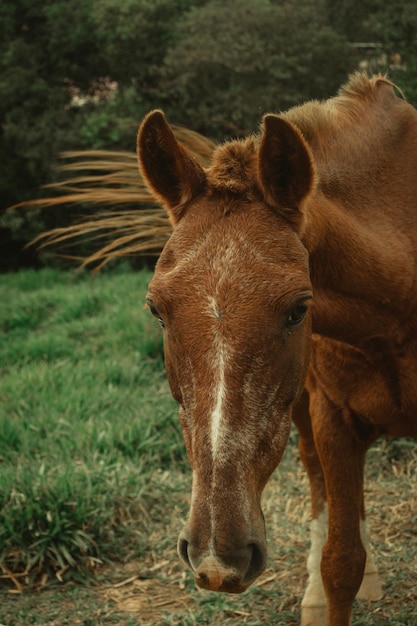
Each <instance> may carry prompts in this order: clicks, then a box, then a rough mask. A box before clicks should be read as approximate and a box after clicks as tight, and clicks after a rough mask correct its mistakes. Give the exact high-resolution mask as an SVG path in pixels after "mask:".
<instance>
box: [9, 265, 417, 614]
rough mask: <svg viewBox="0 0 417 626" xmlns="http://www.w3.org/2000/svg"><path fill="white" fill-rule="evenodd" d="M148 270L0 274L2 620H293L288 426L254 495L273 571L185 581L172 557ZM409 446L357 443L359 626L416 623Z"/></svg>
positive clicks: (301, 569)
mask: <svg viewBox="0 0 417 626" xmlns="http://www.w3.org/2000/svg"><path fill="white" fill-rule="evenodd" d="M149 278H150V274H149V272H139V273H133V272H130V271H127V270H123V269H119V270H115V271H113V272H109V273H104V274H102V275H100V276H98V277H96V278H95V279H94V280H92V279H91V277H90V276H89V275H86V274H81V275H78V274H72V273H61V272H58V271H56V270H43V271H41V272H34V271H24V272H20V273H17V274H10V275H3V276H0V571H1V581H2V582H1V588H0V626H27V625H30V624H33V625H37V626H64V625H68V626H69V625H71V626H74V625H76V624H80V625H82V626H93V625H94V626H100V625H104V624H118V625H120V626H134V625H137V624H140V625H142V624H143V625H148V624H149V625H151V624H163V625H165V624H166V625H167V626H168V625H171V624H178V625H184V626H187V625H190V626H191V625H193V624H213V625H217V624H224V623H226V624H236V625H238V624H248V625H258V624H277V625H291V624H297V623H299V610H300V609H299V605H300V601H301V597H302V592H303V587H304V585H305V581H306V575H305V558H306V552H307V549H308V520H309V499H308V485H307V481H306V477H305V473H304V471H303V469H302V468H301V467H300V464H299V459H298V453H297V448H296V435H295V433H292V435H291V439H290V444H289V446H288V448H287V452H286V455H285V458H284V460H283V462H282V464H281V465H280V467H279V469H278V470H277V471H276V473H275V474H274V476H273V478H272V480H271V482H270V484H269V486H268V488H267V490H266V494H265V498H264V509H265V515H266V521H267V526H268V538H269V553H270V567H269V568H268V570H267V571H266V572H265V574H264V575H263V576H262V577H261V579H260V580H259V582H258V583H257V584H255V585H254V586H253V587H252V588H251V589H250V590H248V591H247V592H246V593H245V594H243V595H242V596H238V597H234V596H224V595H221V594H212V593H207V592H201V591H197V590H196V589H195V587H194V584H193V581H192V578H191V576H190V575H189V574H188V573H187V572H185V571H184V568H183V567H182V566H181V564H180V563H179V561H178V558H177V556H176V550H175V544H176V536H177V533H178V531H179V529H180V528H181V525H182V523H183V520H184V518H185V516H186V513H187V507H188V495H189V488H190V473H189V469H188V465H187V461H186V457H185V452H184V449H183V443H182V437H181V434H180V431H179V428H178V425H177V418H176V406H175V403H174V402H173V401H172V399H171V397H170V394H169V389H168V386H167V383H166V380H165V376H164V372H163V363H162V345H161V334H160V332H161V331H160V328H159V326H158V324H157V323H156V322H155V320H154V319H152V318H151V316H150V315H149V313H148V312H147V311H144V310H143V302H144V296H145V293H146V285H147V282H148V280H149ZM416 483H417V446H416V444H415V443H414V442H411V441H409V440H403V441H398V442H391V443H389V442H380V443H379V444H378V445H377V446H375V448H373V449H372V450H371V451H370V453H369V460H368V471H367V509H368V513H369V518H370V524H371V528H372V529H373V538H374V542H373V543H374V551H375V554H376V560H377V563H378V565H379V568H380V571H381V574H382V577H383V580H384V583H385V598H384V599H383V600H382V601H380V602H377V603H372V604H366V603H359V602H358V603H357V605H355V614H354V624H355V625H356V626H379V625H381V624H390V625H391V626H400V625H401V626H404V625H406V626H417V492H416Z"/></svg>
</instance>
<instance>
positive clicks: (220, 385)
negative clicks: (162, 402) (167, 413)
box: [211, 340, 226, 458]
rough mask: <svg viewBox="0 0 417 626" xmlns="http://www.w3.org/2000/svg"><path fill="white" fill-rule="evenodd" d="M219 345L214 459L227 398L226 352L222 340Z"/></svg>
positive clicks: (212, 445) (213, 417) (218, 341)
mask: <svg viewBox="0 0 417 626" xmlns="http://www.w3.org/2000/svg"><path fill="white" fill-rule="evenodd" d="M216 343H217V355H216V356H217V358H216V370H217V372H216V371H215V376H216V378H217V387H216V391H215V393H214V398H215V404H214V408H213V411H212V413H211V447H212V453H213V458H215V457H216V455H217V452H218V450H219V447H220V445H221V441H222V437H221V430H222V421H223V407H224V400H225V397H226V383H225V368H226V351H225V349H224V345H223V344H222V343H221V341H220V340H217V341H216Z"/></svg>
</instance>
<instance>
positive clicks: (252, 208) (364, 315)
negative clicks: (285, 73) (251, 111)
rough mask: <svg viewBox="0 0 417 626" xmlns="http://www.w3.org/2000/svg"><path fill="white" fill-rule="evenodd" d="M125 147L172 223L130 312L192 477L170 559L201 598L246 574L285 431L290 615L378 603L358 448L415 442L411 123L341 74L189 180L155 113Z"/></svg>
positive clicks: (252, 575)
mask: <svg viewBox="0 0 417 626" xmlns="http://www.w3.org/2000/svg"><path fill="white" fill-rule="evenodd" d="M138 146H139V159H140V166H141V170H142V173H143V176H144V178H145V180H146V181H147V183H148V184H149V187H150V189H151V190H152V191H153V193H154V195H155V196H156V198H157V199H158V200H159V201H161V202H162V204H163V205H164V206H165V207H166V209H167V210H168V213H169V216H170V219H171V222H172V225H173V234H172V236H171V238H170V239H169V241H168V243H167V244H166V246H165V248H164V250H163V252H162V254H161V256H160V258H159V261H158V263H157V267H156V271H155V275H154V277H153V279H152V281H151V283H150V286H149V294H148V305H149V307H150V309H151V312H152V313H153V314H154V315H155V316H156V317H157V318H158V320H159V322H160V323H161V325H162V326H163V328H164V344H165V361H166V370H167V375H168V378H169V382H170V386H171V389H172V393H173V395H174V397H175V399H176V400H177V401H178V403H179V406H180V409H179V413H180V422H181V427H182V430H183V434H184V440H185V445H186V449H187V453H188V457H189V460H190V464H191V467H192V470H193V485H192V496H191V507H190V513H189V518H188V521H187V523H186V526H185V528H184V530H183V531H182V533H181V535H180V538H179V543H178V548H179V554H180V556H181V558H182V560H183V561H184V562H185V564H186V565H187V566H188V567H189V568H190V569H191V571H192V572H193V573H194V575H195V578H196V581H197V584H198V585H199V586H200V587H203V588H206V589H211V590H217V591H228V592H233V593H239V592H241V591H243V590H244V589H246V588H247V587H248V585H250V584H251V582H252V581H253V580H255V579H256V577H257V576H259V574H260V573H261V572H262V570H263V569H264V567H265V561H266V546H265V529H264V519H263V515H262V510H261V494H262V490H263V488H264V486H265V484H266V482H267V480H268V478H269V477H270V475H271V473H272V471H273V470H274V468H275V467H276V466H277V464H278V463H279V461H280V459H281V455H282V453H283V450H284V447H285V445H286V442H287V438H288V433H289V430H290V423H291V420H294V422H295V424H296V425H297V427H298V430H299V434H300V451H301V457H302V460H303V462H304V464H305V466H306V468H307V471H308V475H309V478H310V483H311V499H312V526H311V539H312V545H311V553H310V556H309V559H308V570H309V583H308V587H307V590H306V593H305V596H304V599H303V603H302V623H303V624H305V625H307V624H310V625H313V624H314V625H315V626H318V625H320V626H322V625H323V624H327V625H328V626H347V625H348V624H349V623H350V615H351V609H352V603H353V601H354V598H355V596H356V595H359V596H361V597H365V598H369V599H375V598H377V597H379V596H380V595H381V586H380V583H379V580H378V575H377V572H376V568H375V565H374V563H373V561H372V558H371V556H370V553H369V546H368V532H367V529H366V524H365V519H364V517H365V516H364V502H363V470H364V462H365V455H366V451H367V449H368V448H369V446H370V445H371V443H372V442H374V441H375V440H376V439H377V438H378V437H380V436H381V435H393V436H416V435H417V419H416V415H417V290H416V280H417V273H416V263H417V174H416V164H417V112H416V111H415V109H414V108H413V107H412V106H411V105H409V104H407V103H406V102H405V101H404V100H403V99H402V98H400V97H397V96H396V94H395V89H394V88H393V85H392V84H391V83H390V82H389V81H388V80H387V79H385V78H384V77H382V76H376V77H373V78H371V79H368V78H366V77H365V76H363V75H361V74H357V75H355V76H353V77H352V78H351V80H350V82H349V83H348V84H347V86H345V87H344V88H342V89H341V91H340V93H339V95H338V96H337V97H335V98H333V99H331V100H328V101H326V102H324V103H319V102H309V103H307V104H305V105H303V106H301V107H297V108H294V109H292V110H290V111H289V112H287V113H285V114H284V115H280V116H275V115H267V116H265V118H264V120H263V129H262V132H261V134H260V135H259V136H254V137H250V138H247V139H244V140H241V141H231V142H229V143H226V144H224V145H223V146H220V147H219V148H218V149H217V150H216V151H215V153H214V155H213V158H212V164H211V165H210V166H209V167H208V168H206V169H204V168H203V167H202V166H201V165H199V164H198V163H197V162H196V161H195V160H194V158H193V157H192V156H191V155H190V154H189V152H188V151H187V150H186V149H184V148H183V147H182V146H181V145H180V144H179V143H178V142H177V140H176V139H175V137H174V135H173V133H172V131H171V129H170V127H169V126H168V124H167V122H166V120H165V118H164V115H163V114H162V113H161V112H160V111H154V112H152V113H150V114H149V115H148V116H147V118H146V119H145V120H144V122H143V124H142V126H141V128H140V132H139V138H138Z"/></svg>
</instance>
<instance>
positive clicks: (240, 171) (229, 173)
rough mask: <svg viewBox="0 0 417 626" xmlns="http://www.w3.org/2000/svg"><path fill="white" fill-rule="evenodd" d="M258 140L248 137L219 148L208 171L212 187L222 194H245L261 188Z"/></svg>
mask: <svg viewBox="0 0 417 626" xmlns="http://www.w3.org/2000/svg"><path fill="white" fill-rule="evenodd" d="M257 164H258V149H257V139H256V138H255V137H248V138H246V139H243V140H235V141H231V142H228V143H225V144H223V145H221V146H219V147H218V148H217V149H216V150H215V152H214V154H213V159H212V164H211V166H210V167H209V168H208V169H207V171H206V174H207V180H208V183H209V185H210V187H211V188H212V189H214V190H217V191H220V192H230V193H231V194H232V195H233V194H242V193H243V194H244V193H248V192H250V191H254V190H255V189H257V188H258V187H259V182H258V168H257Z"/></svg>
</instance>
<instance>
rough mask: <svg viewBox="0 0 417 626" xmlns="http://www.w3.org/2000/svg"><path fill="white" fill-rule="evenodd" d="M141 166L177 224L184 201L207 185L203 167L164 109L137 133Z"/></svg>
mask: <svg viewBox="0 0 417 626" xmlns="http://www.w3.org/2000/svg"><path fill="white" fill-rule="evenodd" d="M138 158H139V166H140V169H141V172H142V175H143V178H144V180H145V181H146V182H147V184H148V185H149V188H150V189H151V191H152V192H153V194H154V195H155V197H156V198H158V200H160V201H161V202H162V203H163V204H164V205H165V207H166V208H167V209H168V212H169V215H170V218H171V221H172V223H173V224H176V223H177V222H178V220H179V219H180V218H181V217H182V215H183V213H184V206H185V204H186V203H187V202H188V201H189V200H191V199H192V198H193V197H194V196H195V195H196V194H197V193H199V191H201V190H202V188H204V185H205V182H206V175H205V173H204V170H203V168H202V167H201V166H200V165H199V164H198V163H197V161H196V160H195V159H194V158H193V157H192V156H191V155H190V154H188V152H187V151H186V150H185V149H184V148H183V147H182V146H180V144H179V143H178V141H177V140H176V139H175V136H174V133H173V132H172V130H171V128H170V127H169V125H168V123H167V121H166V119H165V116H164V114H163V113H162V111H157V110H156V111H152V112H151V113H149V114H148V115H147V116H146V117H145V119H144V120H143V122H142V124H141V126H140V128H139V132H138Z"/></svg>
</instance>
